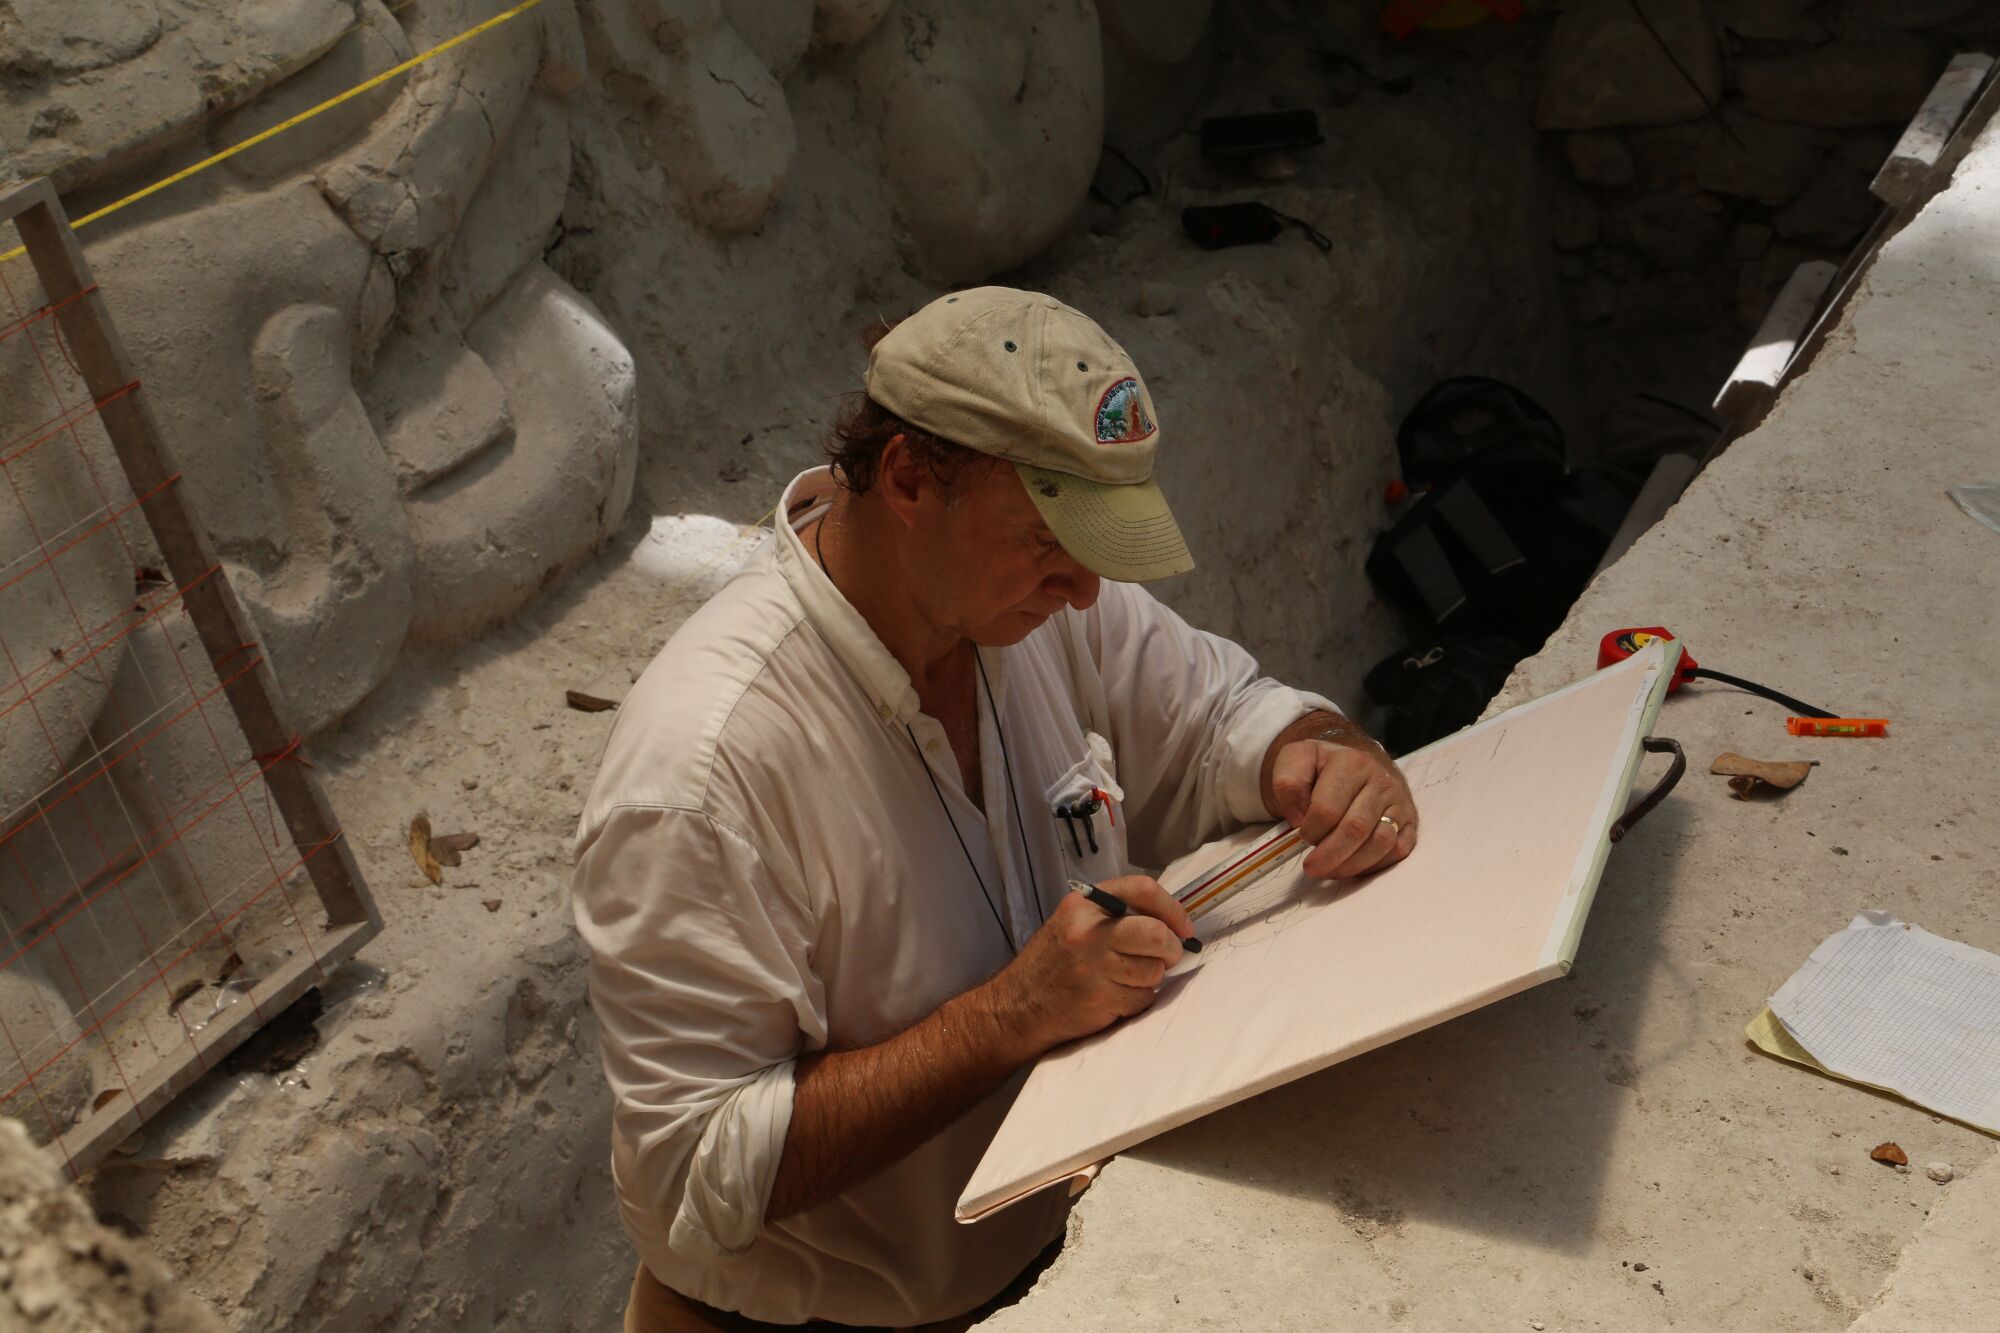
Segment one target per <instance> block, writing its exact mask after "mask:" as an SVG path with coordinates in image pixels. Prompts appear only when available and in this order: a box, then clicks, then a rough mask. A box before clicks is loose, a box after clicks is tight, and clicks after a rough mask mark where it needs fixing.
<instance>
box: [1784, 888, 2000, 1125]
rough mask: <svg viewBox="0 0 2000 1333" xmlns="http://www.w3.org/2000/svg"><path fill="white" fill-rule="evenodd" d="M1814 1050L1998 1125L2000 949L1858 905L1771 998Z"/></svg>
mask: <svg viewBox="0 0 2000 1333" xmlns="http://www.w3.org/2000/svg"><path fill="white" fill-rule="evenodd" d="M1771 1012H1772V1013H1774V1014H1776V1015H1777V1016H1778V1021H1779V1022H1781V1023H1783V1024H1784V1025H1785V1030H1786V1031H1787V1032H1790V1033H1791V1034H1792V1038H1793V1040H1795V1041H1797V1042H1798V1043H1799V1045H1801V1046H1803V1047H1805V1048H1806V1050H1808V1051H1810V1052H1811V1053H1812V1056H1813V1058H1814V1059H1815V1060H1818V1061H1819V1062H1820V1063H1821V1064H1823V1065H1825V1066H1826V1067H1827V1068H1828V1069H1830V1070H1832V1071H1833V1072H1834V1073H1836V1074H1839V1075H1841V1076H1842V1077H1844V1078H1851V1079H1857V1080H1859V1081H1860V1082H1863V1083H1872V1084H1874V1085H1875V1086H1876V1087H1880V1088H1887V1089H1889V1090H1890V1091H1892V1092H1894V1093H1896V1094H1898V1095H1899V1096H1902V1097H1905V1098H1908V1099H1909V1100H1910V1101H1913V1102H1915V1103H1916V1104H1917V1105H1919V1106H1925V1107H1929V1108H1930V1109H1931V1110H1933V1111H1937V1112H1939V1113H1940V1114H1943V1115H1948V1116H1950V1117H1951V1118H1952V1119H1954V1120H1962V1121H1964V1122H1965V1123H1966V1124H1969V1125H1977V1126H1978V1127H1979V1128H1981V1129H1984V1130H1989V1131H1991V1132H1993V1133H2000V955H1995V954H1990V953H1988V952H1986V951H1985V950H1984V949H1975V948H1973V947H1972V946H1971V945H1969V944H1961V943H1959V942H1958V941H1957V940H1948V939H1944V938H1942V937H1940V936H1937V935H1933V934H1931V933H1930V932H1929V931H1928V930H1924V929H1922V928H1921V927H1918V926H1913V925H1910V924H1908V923H1906V922H1903V921H1898V920H1897V919H1896V918H1895V917H1893V916H1891V915H1889V914H1888V913H1887V912H1863V913H1861V914H1860V915H1859V916H1857V917H1855V918H1854V920H1853V921H1851V922H1850V923H1848V927H1847V929H1846V930H1843V931H1841V932H1840V933H1839V934H1837V935H1832V936H1829V937H1828V938H1827V940H1826V942H1825V943H1824V944H1821V945H1820V946H1819V948H1817V949H1814V950H1813V952H1812V957H1811V958H1808V959H1807V960H1806V962H1805V965H1804V966H1803V967H1801V968H1800V969H1799V970H1798V971H1797V972H1796V973H1794V974H1793V975H1792V979H1791V980H1790V981H1787V982H1786V983H1785V984H1784V985H1783V986H1781V987H1779V988H1778V993H1777V994H1776V995H1774V996H1772V997H1771Z"/></svg>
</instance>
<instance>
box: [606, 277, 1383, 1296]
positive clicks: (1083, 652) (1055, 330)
mask: <svg viewBox="0 0 2000 1333" xmlns="http://www.w3.org/2000/svg"><path fill="white" fill-rule="evenodd" d="M835 436H836V438H835V442H834V445H833V447H832V453H833V467H832V468H831V469H825V468H822V469H817V470H815V471H812V472H808V473H806V474H804V475H802V476H800V477H799V478H798V479H796V480H795V481H794V482H793V483H792V484H791V486H790V487H789V488H788V489H787V490H786V492H785V495H784V498H783V500H782V501H781V503H780V513H781V515H782V520H781V521H780V522H779V523H778V525H777V534H776V537H775V539H774V540H773V541H772V542H771V543H769V545H768V546H767V547H765V548H764V549H763V550H762V551H761V552H760V553H759V555H758V556H757V557H756V558H755V559H754V560H753V562H752V563H751V565H750V567H749V568H748V569H746V570H745V571H744V572H743V573H742V574H741V575H740V576H739V577H738V578H736V579H735V580H734V581H733V582H732V583H731V584H730V585H729V586H728V587H727V588H725V589H724V590H723V591H722V592H721V593H719V594H718V595H717V596H716V597H715V599H714V600H713V601H711V602H710V603H709V604H708V605H707V606H705V607H703V608H702V609H701V610H700V611H698V612H697V613H696V614H695V615H693V616H692V617H690V618H689V619H688V621H687V623H686V624H685V625H684V626H682V628H681V629H680V631H679V632H678V633H677V634H675V636H674V637H673V639H672V640H671V641H670V642H669V643H668V644H667V646H666V647H665V648H664V649H662V650H661V652H660V655H659V657H658V659H657V660H655V661H654V663H653V664H652V666H651V667H649V668H648V670H647V671H646V674H645V675H644V676H643V677H642V678H641V679H640V680H639V682H638V684H637V685H636V686H634V687H633V690H632V692H631V694H630V695H629V696H628V697H627V699H626V701H625V704H624V706H623V707H622V708H621V710H620V712H619V716H618V722H617V725H616V727H615V729H614V730H613V733H612V736H611V739H610V741H609V743H608V745H607V747H606V750H605V754H604V759H603V764H602V767H601V770H600V772H599V775H598V779H597V783H596V786H595V788H594V789H593V790H592V793H591V796H590V800H589V802H588V804H587V805H586V807H585V811H584V816H583V821H582V825H581V828H580V831H579V833H578V838H577V869H576V879H575V902H576V916H577V924H578V928H579V930H580V931H581V932H582V935H583V938H584V940H585V942H586V943H587V944H588V946H589V948H590V952H591V965H590V994H591V1005H592V1008H593V1010H594V1011H595V1013H596V1016H597V1020H598V1023H599V1026H600V1032H601V1040H602V1044H603V1049H604V1063H605V1071H606V1074H607V1077H608V1078H609V1081H610V1084H611V1089H612V1092H613V1094H614V1097H615V1099H616V1105H615V1109H614V1113H613V1136H612V1137H613V1142H612V1167H613V1173H614V1176H615V1178H616V1184H617V1189H618V1197H619V1202H620V1208H621V1212H622V1215H623V1218H624V1221H625V1225H626V1228H627V1230H628V1231H629V1232H630V1234H631V1236H632V1240H633V1243H634V1244H635V1246H636V1247H637V1249H638V1251H639V1255H640V1258H641V1261H642V1262H641V1266H640V1269H639V1273H638V1275H637V1278H636V1280H635V1282H634V1286H633V1298H632V1307H631V1310H630V1311H629V1312H628V1315H627V1323H626V1327H627V1329H628V1330H647V1331H648V1333H650V1331H651V1330H656V1329H707V1328H725V1329H735V1328H758V1327H765V1326H768V1325H774V1324H775V1325H786V1324H790V1325H797V1324H801V1323H806V1322H808V1321H829V1322H831V1323H832V1324H836V1325H859V1326H892V1327H904V1326H912V1325H925V1324H930V1323H934V1322H935V1323H937V1324H938V1326H939V1327H954V1328H956V1327H963V1324H964V1319H965V1317H966V1316H967V1315H968V1314H977V1313H979V1312H981V1309H982V1307H983V1306H984V1305H985V1304H986V1303H987V1302H989V1301H990V1300H992V1299H993V1298H994V1297H995V1296H996V1294H998V1293H1000V1292H1002V1290H1003V1289H1005V1288H1007V1287H1008V1286H1009V1284H1010V1283H1011V1282H1014V1281H1015V1280H1016V1279H1017V1278H1018V1277H1019V1276H1020V1275H1021V1274H1023V1272H1024V1270H1027V1269H1028V1268H1029V1266H1030V1265H1031V1264H1032V1263H1033V1262H1034V1261H1035V1259H1036V1257H1037V1256H1038V1255H1039V1254H1041V1253H1042V1252H1043V1251H1044V1250H1045V1249H1047V1248H1048V1247H1049V1246H1050V1244H1051V1242H1052V1241H1053V1240H1054V1239H1055V1238H1056V1237H1057V1236H1058V1235H1059V1234H1060V1231H1061V1227H1062V1222H1063V1216H1064V1211H1065V1208H1066V1203H1065V1201H1064V1200H1063V1199H1062V1198H1061V1197H1060V1193H1061V1192H1060V1191H1050V1192H1048V1193H1047V1194H1045V1195H1043V1196H1040V1197H1036V1198H1031V1199H1028V1200H1026V1201H1024V1202H1022V1203H1019V1204H1017V1205H1015V1206H1013V1207H1010V1208H1008V1209H1005V1210H1003V1211H1001V1212H1000V1213H998V1214H997V1215H995V1216H994V1217H992V1218H990V1219H988V1220H986V1221H983V1222H980V1223H978V1224H976V1225H972V1226H961V1225H959V1224H957V1223H955V1222H954V1221H953V1220H952V1206H953V1204H954V1202H955V1200H956V1199H957V1196H958V1193H959V1190H960V1188H961V1187H962V1186H963V1185H964V1183H965V1181H966V1179H967V1177H968V1176H969V1175H970V1174H971V1171H972V1168H973V1166H974V1165H975V1164H976V1162H977V1161H978V1159H979V1155H980V1153H981V1151H982V1149H983V1148H984V1147H985V1145H986V1143H987V1141H988V1139H989V1138H990V1137H991V1135H992V1133H993V1130H994V1128H995V1127H996V1126H997V1125H998V1123H999V1121H1000V1118H1001V1116H1002V1115H1003V1114H1004V1112H1005V1109H1006V1103H1007V1099H1008V1096H1009V1095H1011V1091H1012V1088H1013V1086H1014V1084H1013V1079H1014V1076H1015V1075H1016V1073H1017V1072H1018V1071H1019V1070H1021V1069H1022V1068H1023V1067H1024V1066H1026V1065H1028V1064H1029V1063H1031V1062H1032V1061H1033V1060H1034V1059H1035V1057H1037V1056H1038V1055H1040V1054H1041V1053H1042V1052H1043V1051H1046V1050H1048V1049H1049V1048H1050V1047H1052V1046H1056V1045H1059V1044H1061V1043H1062V1042H1065V1041H1069V1040H1072V1039H1074V1038H1077V1037H1081V1036H1085V1035H1087V1034H1089V1033H1091V1032H1095V1031H1097V1030H1098V1029H1100V1028H1103V1027H1105V1026H1107V1025H1108V1024H1110V1023H1113V1022H1116V1021H1117V1020H1118V1019H1119V1018H1120V1017H1122V1016H1126V1015H1130V1014H1133V1013H1137V1012H1139V1011H1140V1010H1142V1009H1144V1008H1145V1007H1146V1006H1147V1005H1149V1004H1151V1003H1152V1000H1153V996H1154V988H1155V987H1156V986H1157V985H1158V984H1159V982H1160V979H1161V977H1162V975H1163V974H1164V973H1165V971H1166V969H1167V968H1168V967H1169V966H1170V965H1171V964H1172V963H1173V962H1174V961H1175V960H1176V959H1177V958H1178V957H1179V956H1180V953H1181V949H1182V944H1181V941H1182V940H1183V939H1185V938H1187V937H1189V936H1191V935H1192V934H1193V933H1194V931H1193V925H1192V923H1191V922H1190V921H1189V920H1188V917H1187V915H1186V913H1185V912H1183V911H1182V910H1181V909H1180V907H1179V906H1178V905H1177V904H1176V903H1175V902H1174V901H1173V900H1172V898H1171V897H1170V896H1168V895H1167V893H1166V892H1165V891H1164V890H1163V889H1162V888H1161V887H1160V885H1159V884H1158V883H1157V882H1155V881H1154V880H1153V879H1151V878H1149V877H1147V876H1145V875H1143V874H1136V873H1132V868H1133V867H1135V866H1156V867H1157V866H1161V865H1164V864H1165V863H1166V862H1167V861H1168V860H1169V859H1171V858H1172V857H1173V856H1175V855H1177V854H1179V853H1181V852H1184V851H1187V850H1190V849H1192V848H1193V847H1195V846H1197V845H1199V844H1200V843H1201V842H1203V841H1205V840H1208V839H1211V838H1213V837H1216V836H1218V835H1220V834H1222V833H1224V832H1227V831H1229V830H1231V829H1234V828H1237V827H1240V826H1242V825H1243V824H1245V823H1248V822H1252V821H1260V820H1265V819H1270V818H1274V817H1282V818H1285V819H1289V820H1290V821H1292V822H1293V823H1294V824H1297V825H1301V826H1302V827H1303V831H1304V834H1305V837H1306V838H1307V840H1308V841H1310V842H1311V843H1312V844H1313V850H1312V851H1311V852H1310V853H1309V854H1308V856H1307V860H1306V868H1307V870H1308V871H1310V872H1311V873H1313V874H1316V875H1321V876H1326V877H1329V878H1340V877H1346V876H1351V875H1358V874H1362V873H1364V872H1366V871H1368V870H1371V869H1374V868H1376V867H1379V866H1381V865H1384V864H1387V863H1388V862H1390V861H1392V860H1395V859H1399V858H1400V857H1403V856H1407V855H1408V854H1409V851H1410V849H1411V847H1412V846H1413V845H1414V842H1415V838H1416V818H1417V812H1416V809H1415V806H1414V805H1413V803H1412V801H1411V797H1410V792H1409V788H1408V787H1407V785H1405V783H1404V782H1403V780H1402V777H1401V775H1400V774H1399V773H1398V772H1397V770H1396V766H1395V765H1394V764H1393V763H1392V762H1390V760H1389V758H1388V756H1387V755H1386V754H1385V753H1384V752H1383V751H1382V750H1381V748H1380V747H1379V746H1377V745H1375V744H1374V743H1373V742H1372V741H1370V740H1368V738H1367V737H1366V736H1365V735H1364V734H1363V733H1362V732H1361V731H1360V730H1359V729H1357V728H1356V727H1354V726H1353V725H1351V724H1350V723H1348V722H1347V721H1346V719H1344V718H1343V717H1342V716H1341V715H1340V713H1339V712H1338V710H1336V709H1335V708H1334V707H1333V705H1332V704H1330V703H1328V702H1327V701H1326V700H1324V699H1321V698H1319V697H1318V696H1316V695H1311V694H1304V693H1300V692H1298V691H1295V690H1290V689H1287V688H1285V687H1283V686H1281V685H1279V684H1277V683H1276V682H1274V681H1270V680H1266V679H1260V678H1259V677H1258V675H1257V671H1256V664H1255V663H1254V662H1253V661H1252V660H1251V659H1250V657H1249V656H1248V655H1247V654H1246V653H1244V652H1243V650H1242V649H1240V648H1238V647H1236V646H1235V645H1234V644H1231V643H1228V642H1226V641H1225V640H1222V639H1219V638H1216V637H1214V636H1212V635H1208V634H1203V633H1200V632H1199V631H1196V630H1193V629H1191V628H1189V627H1188V626H1187V625H1186V624H1185V623H1184V622H1183V621H1182V620H1181V619H1180V618H1179V617H1177V616H1176V615H1174V614H1173V613H1172V612H1171V611H1168V610H1167V609H1166V608H1165V607H1163V606H1161V605H1160V604H1159V603H1158V602H1157V601H1155V600H1154V599H1153V598H1151V597H1150V596H1148V595H1147V594H1146V593H1144V592H1143V591H1141V590H1140V589H1139V588H1138V587H1137V586H1135V585H1136V584H1137V583H1139V582H1141V581H1144V580H1148V579H1155V578H1162V577H1165V576H1167V575H1170V574H1177V573H1181V572H1183V571H1185V570H1188V569H1190V568H1192V566H1193V561H1192V559H1191V558H1190V556H1189V555H1188V552H1187V547H1186V545H1185V544H1184V542H1183V541H1182V539H1181V534H1180V530H1179V528H1178V527H1177V525H1176V524H1175V522H1174V520H1173V517H1172V515H1171V514H1170V513H1169V512H1168V510H1167V506H1166V501H1165V499H1164V497H1163V496H1162V495H1161V492H1160V489H1159V487H1158V485H1157V484H1156V483H1155V482H1154V481H1153V480H1152V474H1153V461H1154V455H1155V452H1156V450H1157V448H1158V445H1159V440H1160V434H1159V430H1158V427H1157V426H1156V424H1155V416H1154V412H1153V404H1152V401H1151V399H1150V398H1149V397H1148V396H1147V393H1146V390H1145V386H1144V385H1143V383H1142V382H1141V381H1140V379H1139V377H1138V373H1137V371H1136V370H1135V369H1134V368H1133V366H1132V364H1131V361H1130V359H1129V358H1128V357H1127V356H1126V355H1125V353H1124V351H1123V350H1122V349H1120V348H1119V347H1118V345H1117V344H1116V343H1114V342H1112V341H1111V339H1110V338H1109V337H1108V336H1106V335H1105V333H1104V332H1103V330H1101V329H1099V328H1098V327H1097V325H1095V324H1094V323H1092V322H1091V321H1090V320H1089V319H1087V318H1085V317H1084V316H1083V315H1081V314H1079V313H1077V312H1076V311H1074V310H1071V309H1069V308H1068V307H1067V306H1064V305H1062V304H1060V303H1059V302H1057V301H1055V300H1052V299H1051V298H1049V297H1046V296H1041V295H1036V294H1033V293H1028V292H1018V291H1012V290H1009V289H1006V288H998V287H987V288H980V289H977V290H974V291H967V292H960V293H957V294H954V295H950V296H946V297H942V298H940V299H939V300H937V301H934V302H932V303H931V304H930V305H928V306H926V307H924V308H923V309H922V310H921V311H919V312H917V313H916V314H915V315H913V316H911V317H910V318H909V319H907V320H905V321H903V322H902V323H901V324H899V325H897V326H896V327H895V328H894V329H893V330H891V331H890V332H888V333H887V334H886V336H883V337H881V338H880V340H879V341H878V342H877V343H876V344H875V346H874V348H873V351H872V353H871V356H870V360H869V368H868V375H867V395H866V398H865V400H864V401H862V402H860V403H859V404H858V405H857V406H856V407H855V408H854V410H853V411H851V412H850V413H849V414H848V415H847V417H846V418H845V419H844V420H843V422H842V424H841V425H840V427H839V428H838V429H837V430H836V432H835ZM1071 881H1079V882H1084V883H1089V884H1096V885H1098V886H1099V887H1101V888H1102V889H1103V890H1105V891H1106V892H1109V893H1111V894H1112V895H1114V896H1116V897H1118V898H1121V899H1123V900H1124V901H1125V902H1126V903H1127V904H1129V905H1130V908H1131V909H1132V910H1131V911H1130V912H1129V913H1128V914H1125V915H1122V916H1118V917H1114V916H1113V915H1112V914H1110V913H1107V912H1106V911H1104V910H1103V909H1102V908H1101V907H1099V906H1098V905H1096V904H1094V903H1093V902H1091V901H1090V900H1089V899H1088V898H1086V897H1084V896H1082V895H1080V894H1076V893H1072V892H1070V891H1069V887H1068V886H1069V884H1070V882H1071ZM941 1321H951V1322H949V1323H945V1322H941ZM823 1326H824V1325H823Z"/></svg>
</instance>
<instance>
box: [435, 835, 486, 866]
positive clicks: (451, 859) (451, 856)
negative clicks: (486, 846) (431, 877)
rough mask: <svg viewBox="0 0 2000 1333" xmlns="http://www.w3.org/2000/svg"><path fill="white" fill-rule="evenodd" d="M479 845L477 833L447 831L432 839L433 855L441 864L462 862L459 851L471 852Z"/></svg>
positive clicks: (451, 864) (453, 864)
mask: <svg viewBox="0 0 2000 1333" xmlns="http://www.w3.org/2000/svg"><path fill="white" fill-rule="evenodd" d="M478 845H479V835H478V834H477V833H445V834H441V835H439V836H438V837H435V838H432V839H431V855H432V856H435V857H436V858H437V859H438V863H439V864H440V865H448V866H455V865H458V864H459V863H460V861H459V853H461V852H469V851H471V850H472V849H473V848H474V847H477V846H478Z"/></svg>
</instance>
